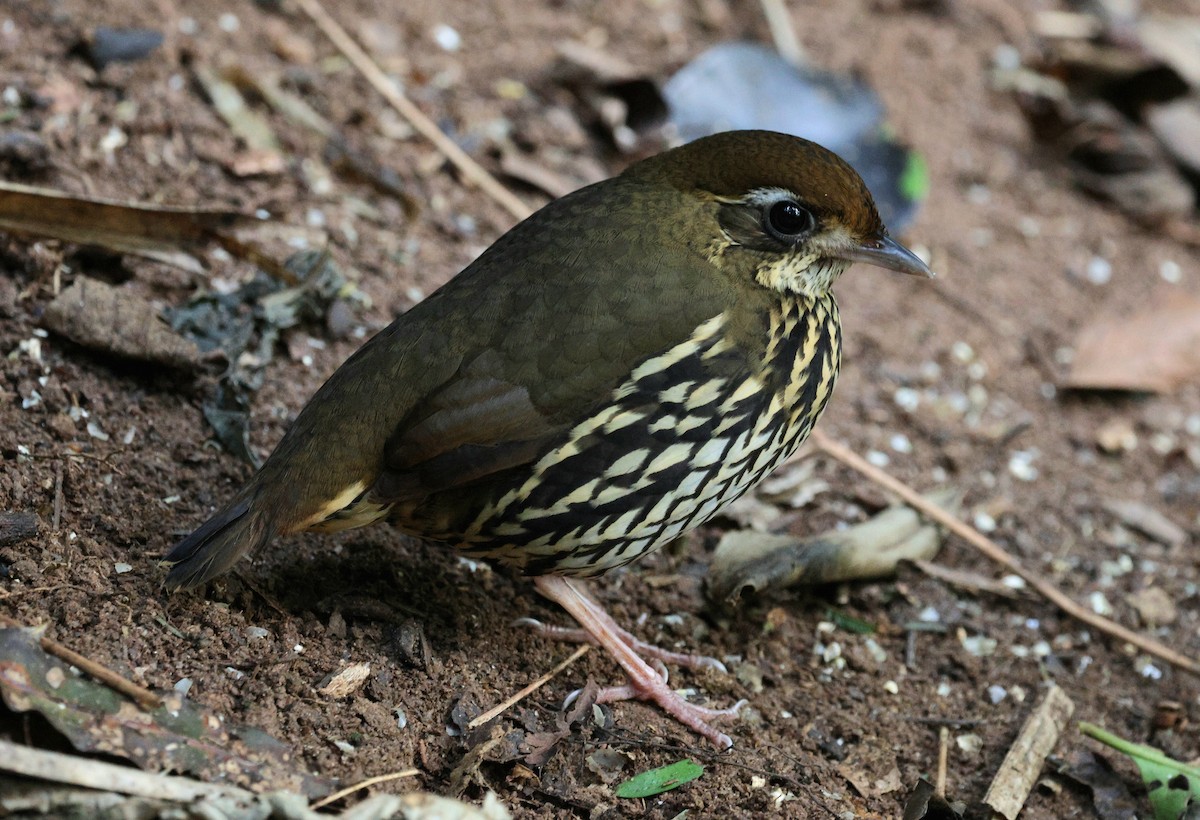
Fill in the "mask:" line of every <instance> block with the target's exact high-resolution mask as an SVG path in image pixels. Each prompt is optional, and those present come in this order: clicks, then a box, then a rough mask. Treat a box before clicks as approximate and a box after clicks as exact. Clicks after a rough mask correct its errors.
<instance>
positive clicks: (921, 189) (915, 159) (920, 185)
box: [900, 151, 929, 202]
mask: <svg viewBox="0 0 1200 820" xmlns="http://www.w3.org/2000/svg"><path fill="white" fill-rule="evenodd" d="M900 193H901V194H902V195H903V196H904V197H905V199H907V200H908V201H909V202H922V201H924V199H925V197H927V196H929V166H928V165H927V164H926V163H925V157H923V156H921V155H920V154H918V153H917V152H916V151H909V152H908V162H906V163H905V164H904V172H903V173H902V174H901V175H900Z"/></svg>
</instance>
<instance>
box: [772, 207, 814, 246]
mask: <svg viewBox="0 0 1200 820" xmlns="http://www.w3.org/2000/svg"><path fill="white" fill-rule="evenodd" d="M816 222H817V220H816V218H815V217H813V215H812V212H811V211H809V210H808V209H807V208H805V207H804V206H802V205H800V203H798V202H794V201H793V200H790V199H781V200H780V201H778V202H776V203H775V204H774V205H772V206H771V207H770V208H768V209H767V218H766V226H767V231H768V232H769V233H770V234H771V235H772V236H774V237H775V238H776V239H779V240H781V241H783V242H792V241H794V240H796V239H798V238H799V237H801V236H803V235H804V234H806V233H808V232H809V231H811V230H812V229H813V226H815V225H816Z"/></svg>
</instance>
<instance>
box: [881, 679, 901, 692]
mask: <svg viewBox="0 0 1200 820" xmlns="http://www.w3.org/2000/svg"><path fill="white" fill-rule="evenodd" d="M883 691H885V692H887V693H888V694H889V695H898V694H900V684H898V683H896V682H895V681H894V680H889V681H885V682H884V684H883Z"/></svg>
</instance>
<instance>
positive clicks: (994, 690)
mask: <svg viewBox="0 0 1200 820" xmlns="http://www.w3.org/2000/svg"><path fill="white" fill-rule="evenodd" d="M987 694H988V700H990V701H991V702H992V705H993V706H995V705H996V704H997V703H999V702H1000V701H1002V700H1004V699H1005V698H1006V697H1008V690H1007V689H1005V688H1004V687H1003V686H1000V685H999V684H995V683H993V684H992V685H991V686H989V687H988V688H987Z"/></svg>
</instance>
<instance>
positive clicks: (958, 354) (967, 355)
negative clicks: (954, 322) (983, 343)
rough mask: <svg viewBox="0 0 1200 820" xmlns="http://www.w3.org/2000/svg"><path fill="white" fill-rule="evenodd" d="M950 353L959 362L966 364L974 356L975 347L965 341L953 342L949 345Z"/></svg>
mask: <svg viewBox="0 0 1200 820" xmlns="http://www.w3.org/2000/svg"><path fill="white" fill-rule="evenodd" d="M950 355H951V356H953V357H954V361H956V362H958V363H959V364H968V363H969V362H971V361H972V360H974V358H975V349H974V348H973V347H971V346H970V345H969V344H967V343H966V342H961V341H960V342H955V343H954V344H952V345H951V346H950Z"/></svg>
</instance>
